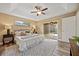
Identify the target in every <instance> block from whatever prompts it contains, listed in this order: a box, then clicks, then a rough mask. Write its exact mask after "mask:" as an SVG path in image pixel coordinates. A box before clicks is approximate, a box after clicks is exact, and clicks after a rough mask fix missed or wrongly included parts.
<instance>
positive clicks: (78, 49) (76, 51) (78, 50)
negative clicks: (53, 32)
mask: <svg viewBox="0 0 79 59" xmlns="http://www.w3.org/2000/svg"><path fill="white" fill-rule="evenodd" d="M69 42H70V51H71V55H72V56H79V46H77V44H76V42H75V41H74V39H69Z"/></svg>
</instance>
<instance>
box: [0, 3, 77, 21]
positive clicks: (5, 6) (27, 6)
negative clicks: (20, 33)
mask: <svg viewBox="0 0 79 59" xmlns="http://www.w3.org/2000/svg"><path fill="white" fill-rule="evenodd" d="M36 5H40V6H42V7H43V8H48V10H46V11H45V13H46V15H40V16H37V15H36V14H35V13H31V11H33V10H34V6H36ZM77 8H78V4H77V3H0V12H1V13H6V14H10V15H14V16H19V17H23V18H28V19H32V20H35V21H38V20H43V19H48V18H50V17H54V16H59V15H62V14H65V13H67V12H71V11H75V10H77Z"/></svg>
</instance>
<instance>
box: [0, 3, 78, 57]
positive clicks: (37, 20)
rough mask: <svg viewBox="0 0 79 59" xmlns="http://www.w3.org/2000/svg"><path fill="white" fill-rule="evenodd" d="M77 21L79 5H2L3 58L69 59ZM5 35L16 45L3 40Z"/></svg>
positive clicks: (0, 23)
mask: <svg viewBox="0 0 79 59" xmlns="http://www.w3.org/2000/svg"><path fill="white" fill-rule="evenodd" d="M42 9H44V10H45V11H43V10H42ZM39 10H42V11H43V14H42V13H41V14H40V12H39ZM36 11H38V12H36ZM42 11H41V12H42ZM78 19H79V4H77V3H71V4H67V3H66V4H65V3H60V4H59V3H55V4H54V3H52V4H51V3H29V4H28V3H0V47H1V50H0V51H1V53H0V55H4V56H5V55H9V56H17V55H21V56H27V55H31V56H33V55H34V56H36V55H37V56H40V55H41V56H63V55H64V56H65V55H66V56H69V55H70V48H69V38H71V37H72V36H74V35H79V32H78V30H79V26H78V22H79V20H78ZM6 34H12V35H11V36H13V40H14V43H13V44H12V43H8V44H6V43H5V41H10V40H11V39H12V38H5V39H3V37H4V36H5V35H6ZM61 46H62V47H61Z"/></svg>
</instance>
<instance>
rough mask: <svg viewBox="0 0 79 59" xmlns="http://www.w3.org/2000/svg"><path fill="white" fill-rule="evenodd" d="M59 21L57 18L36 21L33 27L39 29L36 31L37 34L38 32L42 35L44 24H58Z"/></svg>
mask: <svg viewBox="0 0 79 59" xmlns="http://www.w3.org/2000/svg"><path fill="white" fill-rule="evenodd" d="M59 20H60V18H59V17H55V18H49V19H44V20H40V21H37V22H36V23H35V25H36V26H37V28H39V29H38V32H39V33H40V34H44V24H45V23H50V22H52V21H57V22H58V21H59Z"/></svg>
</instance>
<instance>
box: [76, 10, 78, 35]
mask: <svg viewBox="0 0 79 59" xmlns="http://www.w3.org/2000/svg"><path fill="white" fill-rule="evenodd" d="M76 17H77V36H79V10H78V12H77V14H76Z"/></svg>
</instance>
